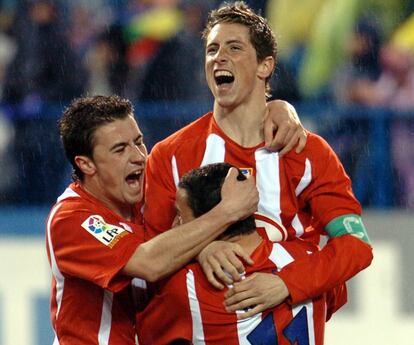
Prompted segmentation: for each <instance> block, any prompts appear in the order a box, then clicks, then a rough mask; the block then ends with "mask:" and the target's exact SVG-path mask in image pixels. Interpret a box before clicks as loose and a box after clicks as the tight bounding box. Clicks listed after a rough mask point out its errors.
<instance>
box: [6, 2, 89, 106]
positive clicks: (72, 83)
mask: <svg viewBox="0 0 414 345" xmlns="http://www.w3.org/2000/svg"><path fill="white" fill-rule="evenodd" d="M58 6H59V4H58V2H56V1H52V0H26V1H23V2H22V4H21V5H20V6H19V7H18V9H17V13H16V21H15V24H14V25H13V32H12V34H13V37H14V39H15V40H16V43H17V53H16V56H15V58H14V61H13V62H12V64H11V65H10V66H9V69H8V71H7V74H6V82H5V87H4V92H3V101H5V102H8V103H19V102H22V101H25V100H29V99H31V98H36V99H37V98H40V99H41V100H44V101H53V102H65V101H67V100H70V99H71V98H73V97H74V96H77V95H80V94H81V93H82V92H83V86H84V82H85V78H84V76H85V74H84V73H83V71H82V66H81V63H80V61H79V60H78V59H77V58H76V55H75V54H74V52H73V51H72V50H71V49H70V46H69V44H68V40H67V38H66V37H65V36H64V34H63V27H62V25H61V22H60V20H59V14H58ZM75 71H76V73H74V72H75Z"/></svg>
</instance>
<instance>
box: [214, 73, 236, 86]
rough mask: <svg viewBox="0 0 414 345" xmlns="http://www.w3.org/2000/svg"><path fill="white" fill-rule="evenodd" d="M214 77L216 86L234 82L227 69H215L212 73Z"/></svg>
mask: <svg viewBox="0 0 414 345" xmlns="http://www.w3.org/2000/svg"><path fill="white" fill-rule="evenodd" d="M214 79H215V81H216V84H217V85H218V86H220V85H223V84H231V83H233V82H234V76H233V74H232V73H230V72H228V71H217V72H215V73H214Z"/></svg>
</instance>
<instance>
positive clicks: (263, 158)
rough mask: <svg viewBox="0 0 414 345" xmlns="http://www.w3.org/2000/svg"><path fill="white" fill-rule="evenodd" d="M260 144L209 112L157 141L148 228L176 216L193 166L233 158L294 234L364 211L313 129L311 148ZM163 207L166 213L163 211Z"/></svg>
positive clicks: (152, 231)
mask: <svg viewBox="0 0 414 345" xmlns="http://www.w3.org/2000/svg"><path fill="white" fill-rule="evenodd" d="M263 146H264V144H260V145H258V146H256V147H251V148H244V147H241V146H240V145H238V144H237V143H235V142H234V141H233V140H232V139H231V138H229V137H228V136H227V135H226V134H225V133H224V132H223V131H222V130H221V129H220V128H219V127H218V125H217V124H216V122H215V120H214V117H213V114H212V113H208V114H206V115H204V116H203V117H201V118H200V119H198V120H196V121H194V122H193V123H191V124H189V125H188V126H186V127H184V128H183V129H181V130H179V131H178V132H176V133H174V134H173V135H171V136H170V137H168V138H166V139H165V140H163V141H161V142H160V143H158V144H156V145H155V146H154V148H153V149H152V151H151V154H150V156H149V159H148V164H147V169H146V192H145V209H144V218H145V227H146V231H147V235H148V236H149V237H150V238H152V237H153V236H155V235H157V234H159V233H161V232H163V231H165V230H166V229H169V228H170V227H171V224H172V222H173V219H174V217H175V208H174V200H175V193H176V185H177V183H178V181H179V179H180V177H181V176H183V175H184V174H185V173H187V172H188V171H189V170H191V169H193V168H197V167H199V166H202V165H205V164H209V163H217V162H223V161H225V162H228V163H230V164H233V165H235V166H237V167H238V168H240V169H241V170H242V171H244V172H245V173H248V174H251V175H253V176H255V178H256V181H257V188H258V190H259V193H260V202H259V209H258V211H259V212H260V213H262V214H264V215H267V216H269V217H271V218H273V219H275V220H277V221H278V222H280V223H282V224H283V225H284V227H285V228H286V229H287V230H288V236H289V238H292V237H302V238H304V237H309V236H311V235H312V233H313V232H314V231H313V229H316V230H317V232H318V233H322V232H323V229H324V227H325V226H326V225H327V224H328V223H329V222H330V221H331V220H332V219H334V218H336V217H338V216H342V215H346V214H360V213H361V208H360V205H359V203H358V201H357V200H356V199H355V197H354V195H353V193H352V190H351V182H350V180H349V178H348V176H347V175H346V174H345V171H344V169H343V167H342V165H341V163H340V162H339V160H338V158H337V156H336V155H335V153H334V152H333V150H332V149H331V148H330V146H329V145H328V144H327V143H326V142H325V141H324V140H323V139H322V138H321V137H319V136H317V135H315V134H312V133H309V134H308V139H307V144H306V147H305V149H304V150H303V151H302V152H301V153H300V154H296V153H295V152H289V153H288V154H286V155H285V156H283V157H279V155H278V153H277V152H269V151H268V150H266V149H265V148H264V147H263ZM159 210H162V213H160V212H159Z"/></svg>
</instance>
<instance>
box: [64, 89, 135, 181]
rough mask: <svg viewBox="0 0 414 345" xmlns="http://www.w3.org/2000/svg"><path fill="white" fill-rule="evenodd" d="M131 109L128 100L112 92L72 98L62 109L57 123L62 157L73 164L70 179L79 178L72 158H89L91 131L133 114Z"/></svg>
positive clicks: (80, 178) (91, 148)
mask: <svg viewBox="0 0 414 345" xmlns="http://www.w3.org/2000/svg"><path fill="white" fill-rule="evenodd" d="M133 112H134V109H133V106H132V104H131V102H130V101H128V100H127V99H123V98H121V97H119V96H116V95H113V96H93V97H83V98H76V99H74V100H73V101H72V103H71V104H70V105H69V106H68V107H67V108H66V109H65V110H64V112H63V115H62V117H61V118H60V120H59V122H58V126H59V133H60V138H61V141H62V144H63V148H64V150H65V154H66V157H67V159H68V160H69V162H70V163H71V165H72V167H73V174H72V178H73V179H74V180H81V181H82V180H83V177H84V175H83V173H82V171H81V170H80V169H79V167H78V166H77V165H76V163H75V157H76V156H79V155H83V156H87V157H90V158H92V154H93V147H94V133H95V130H96V129H97V128H98V127H100V126H102V125H104V124H107V123H110V122H113V121H115V120H117V119H124V118H126V117H127V116H133Z"/></svg>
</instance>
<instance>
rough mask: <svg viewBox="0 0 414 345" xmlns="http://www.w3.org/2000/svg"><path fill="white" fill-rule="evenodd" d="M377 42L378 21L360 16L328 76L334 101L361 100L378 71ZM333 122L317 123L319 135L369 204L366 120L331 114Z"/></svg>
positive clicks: (348, 101) (348, 102)
mask: <svg viewBox="0 0 414 345" xmlns="http://www.w3.org/2000/svg"><path fill="white" fill-rule="evenodd" d="M381 44H382V32H381V30H380V28H378V21H377V20H376V19H375V18H374V17H368V16H362V17H361V19H359V21H358V22H357V23H356V25H355V27H354V30H353V32H352V33H351V34H350V35H349V36H348V38H347V40H346V41H345V48H346V61H345V62H344V63H343V64H342V65H340V66H339V67H338V68H337V70H336V71H335V73H334V77H333V78H332V87H331V90H332V91H333V95H332V96H333V99H334V101H335V102H336V103H337V104H339V105H352V104H362V105H363V104H364V102H363V101H362V98H363V97H364V93H365V91H366V84H369V85H371V84H372V83H374V82H375V81H377V80H378V78H379V77H380V74H381V66H380V48H381ZM333 122H334V124H330V123H325V124H324V125H325V127H323V126H321V129H320V130H321V132H322V135H324V136H325V137H326V138H327V139H328V141H329V142H330V143H331V145H332V147H333V148H334V150H335V151H336V152H337V154H338V155H339V157H340V158H341V161H342V162H343V164H344V167H345V169H346V171H347V173H348V174H349V175H350V177H351V179H352V180H353V181H354V187H355V192H356V193H357V194H358V195H357V197H358V198H359V199H360V202H362V203H364V204H365V205H367V204H370V200H369V199H370V197H371V196H372V193H370V191H371V190H372V188H374V186H371V185H370V182H369V181H367V179H366V178H365V177H364V175H365V174H366V172H367V171H368V170H367V169H368V167H367V166H366V159H365V157H366V155H367V152H368V144H369V142H368V139H369V120H368V119H366V118H365V119H361V118H358V117H357V118H353V117H351V118H335V119H333ZM332 128H335V129H336V130H332Z"/></svg>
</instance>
